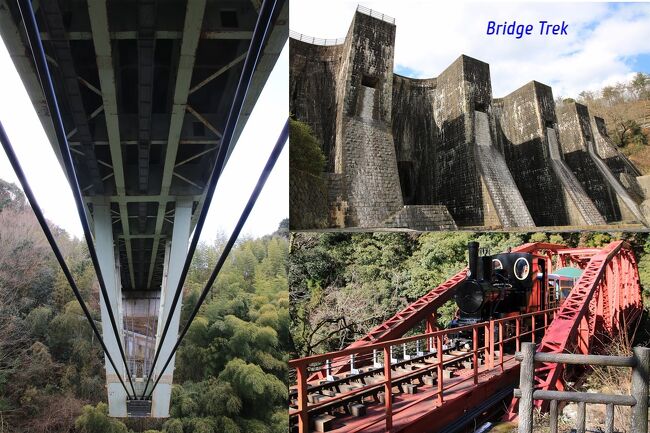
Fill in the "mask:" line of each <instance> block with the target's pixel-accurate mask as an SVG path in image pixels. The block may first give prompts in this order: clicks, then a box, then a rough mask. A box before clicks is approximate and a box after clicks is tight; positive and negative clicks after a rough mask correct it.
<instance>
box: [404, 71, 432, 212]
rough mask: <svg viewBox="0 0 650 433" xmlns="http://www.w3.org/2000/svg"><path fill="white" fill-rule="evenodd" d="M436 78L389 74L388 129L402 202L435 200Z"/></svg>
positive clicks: (428, 201)
mask: <svg viewBox="0 0 650 433" xmlns="http://www.w3.org/2000/svg"><path fill="white" fill-rule="evenodd" d="M435 91H436V79H435V78H432V79H425V80H417V79H412V78H406V77H402V76H400V75H397V74H395V75H393V110H392V119H393V122H392V126H393V127H392V132H393V139H394V141H395V151H396V153H397V164H398V165H397V167H398V171H399V177H400V184H401V187H402V195H403V197H404V204H407V205H413V204H426V203H435V201H436V194H435V193H436V187H435V185H436V179H437V178H438V177H439V175H438V173H437V171H436V169H435V156H436V140H437V139H439V137H440V132H439V128H438V125H437V124H436V122H435V119H434V117H433V105H434V99H435Z"/></svg>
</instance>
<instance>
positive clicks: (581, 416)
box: [576, 401, 586, 433]
mask: <svg viewBox="0 0 650 433" xmlns="http://www.w3.org/2000/svg"><path fill="white" fill-rule="evenodd" d="M585 406H586V403H585V402H584V401H579V402H578V419H577V420H576V433H585V423H586V414H585V412H586V410H585Z"/></svg>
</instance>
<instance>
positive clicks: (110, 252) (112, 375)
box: [93, 203, 128, 417]
mask: <svg viewBox="0 0 650 433" xmlns="http://www.w3.org/2000/svg"><path fill="white" fill-rule="evenodd" d="M93 213H94V222H95V224H94V231H95V249H96V250H97V258H98V260H99V267H100V269H101V273H102V276H103V278H104V284H105V286H106V290H107V291H108V297H109V302H110V306H111V308H112V310H113V315H114V316H115V320H116V322H117V329H118V331H119V333H120V335H119V338H120V340H121V341H122V343H123V342H124V335H123V332H122V330H123V325H122V306H121V304H122V286H121V284H120V278H119V268H118V267H117V264H116V261H115V257H116V254H117V252H116V247H115V245H114V243H113V224H112V221H111V207H110V204H109V203H105V204H97V203H95V204H94V206H93ZM99 307H100V311H101V318H102V333H103V338H104V343H105V344H106V347H107V348H108V351H109V352H110V353H111V356H112V357H113V359H114V360H115V364H116V365H117V368H119V369H120V371H119V372H117V373H119V375H120V376H121V377H122V378H124V381H125V383H127V386H128V382H127V376H126V369H125V367H124V364H123V363H122V362H121V358H120V349H119V343H118V340H117V338H116V337H115V334H114V333H113V329H112V327H111V321H110V318H109V315H108V306H107V305H106V303H105V302H104V298H103V296H101V293H100V296H99ZM105 358H106V359H105V366H106V388H107V390H108V413H109V415H110V416H113V417H125V416H126V398H127V395H126V392H125V391H124V388H123V387H122V385H121V383H120V380H119V379H118V376H117V374H116V372H115V370H114V369H113V367H112V366H111V363H110V362H109V361H108V358H107V357H106V356H105Z"/></svg>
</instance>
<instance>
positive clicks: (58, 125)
mask: <svg viewBox="0 0 650 433" xmlns="http://www.w3.org/2000/svg"><path fill="white" fill-rule="evenodd" d="M18 7H19V9H20V15H21V16H22V20H23V25H24V27H25V32H26V34H27V41H28V43H29V45H30V47H31V50H32V57H33V59H34V63H35V65H36V73H37V75H38V78H39V80H40V82H41V87H42V88H43V93H44V94H45V99H46V100H47V105H48V108H49V111H50V115H51V116H52V123H53V125H54V130H55V132H56V136H57V142H58V145H59V149H60V151H61V158H62V160H63V164H64V166H65V170H66V173H67V176H68V182H69V183H70V187H71V190H72V195H73V196H74V200H75V203H76V205H77V212H78V214H79V219H80V220H81V226H82V228H83V231H84V236H85V238H86V243H87V244H88V252H89V253H90V258H91V259H92V263H93V267H94V268H95V273H96V274H97V279H98V280H99V287H100V289H101V293H102V298H103V299H104V303H105V304H106V309H107V310H108V316H109V319H110V322H111V327H112V329H113V333H114V334H115V340H116V341H117V345H118V347H119V349H120V355H121V357H122V362H123V363H124V367H125V368H126V374H127V377H128V379H129V383H130V384H131V389H132V390H133V395H134V396H135V395H136V392H135V387H134V386H133V380H132V379H131V373H130V371H129V366H128V363H127V360H126V355H125V354H124V347H123V346H122V339H121V338H120V333H119V331H118V329H117V324H116V321H115V316H114V314H113V308H112V306H111V302H110V298H109V296H108V291H107V290H106V284H105V282H104V278H103V276H102V272H101V268H100V266H99V260H98V258H97V252H96V251H95V245H94V242H93V237H92V234H91V232H90V225H89V224H88V219H87V215H86V210H85V207H84V206H85V205H84V202H83V197H82V195H81V189H80V188H79V181H78V180H77V175H76V173H75V168H74V165H73V162H72V155H71V154H70V147H69V145H68V138H67V135H66V133H65V129H64V127H63V119H62V118H61V112H60V111H59V104H58V102H57V99H56V94H55V92H54V86H53V84H52V77H51V76H50V71H49V67H48V65H47V60H46V58H45V50H44V49H43V43H42V41H41V38H40V31H39V29H38V24H37V23H36V16H35V15H34V10H33V9H32V4H31V1H30V0H18ZM116 372H117V370H116Z"/></svg>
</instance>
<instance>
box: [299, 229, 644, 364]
mask: <svg viewBox="0 0 650 433" xmlns="http://www.w3.org/2000/svg"><path fill="white" fill-rule="evenodd" d="M615 239H625V240H628V241H629V242H630V244H631V245H632V246H633V248H634V251H635V253H636V256H637V258H639V271H640V274H641V283H642V284H643V285H644V294H645V297H646V298H647V297H648V292H649V289H650V254H649V253H650V238H649V237H648V235H647V234H643V233H611V234H608V233H577V232H574V233H560V234H544V233H534V234H525V233H487V234H473V233H468V232H448V233H441V232H435V233H424V234H408V233H357V234H350V233H339V234H333V233H325V234H306V233H303V234H296V235H293V237H292V241H291V259H290V269H289V293H290V298H291V318H292V333H293V338H294V344H295V346H296V356H306V355H309V354H313V353H323V352H327V351H332V350H337V349H342V348H343V347H345V346H347V345H348V344H349V343H351V342H352V341H355V340H357V339H358V338H360V337H362V336H364V335H365V334H366V333H367V332H368V331H369V330H370V329H372V328H373V327H375V326H377V325H379V324H381V323H383V322H384V321H385V320H386V319H388V318H390V317H391V316H393V314H395V313H396V312H397V311H399V310H401V309H402V308H404V307H405V306H407V305H408V304H409V303H411V302H413V301H415V300H416V299H418V298H419V297H421V296H422V295H424V294H425V293H427V292H429V291H430V290H431V289H433V288H434V287H435V286H437V285H438V284H440V283H442V282H443V281H445V280H446V279H448V278H449V277H451V276H453V275H454V274H455V273H457V272H458V271H460V270H461V269H462V268H463V267H465V266H466V263H467V242H468V241H470V240H477V241H479V242H480V245H481V247H486V248H488V249H489V250H490V251H491V252H492V253H498V252H503V251H506V250H507V248H508V247H515V246H518V245H521V244H522V243H525V242H534V241H550V242H553V243H561V244H565V245H568V246H601V245H604V244H606V243H608V242H610V241H611V240H615ZM646 305H647V303H646ZM441 310H442V311H441V313H442V316H443V317H442V319H441V321H442V323H441V325H446V323H445V321H446V320H449V317H450V316H451V313H452V312H453V311H455V306H454V305H453V301H450V302H448V303H447V304H446V305H445V306H444V307H443V308H442V309H441Z"/></svg>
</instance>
